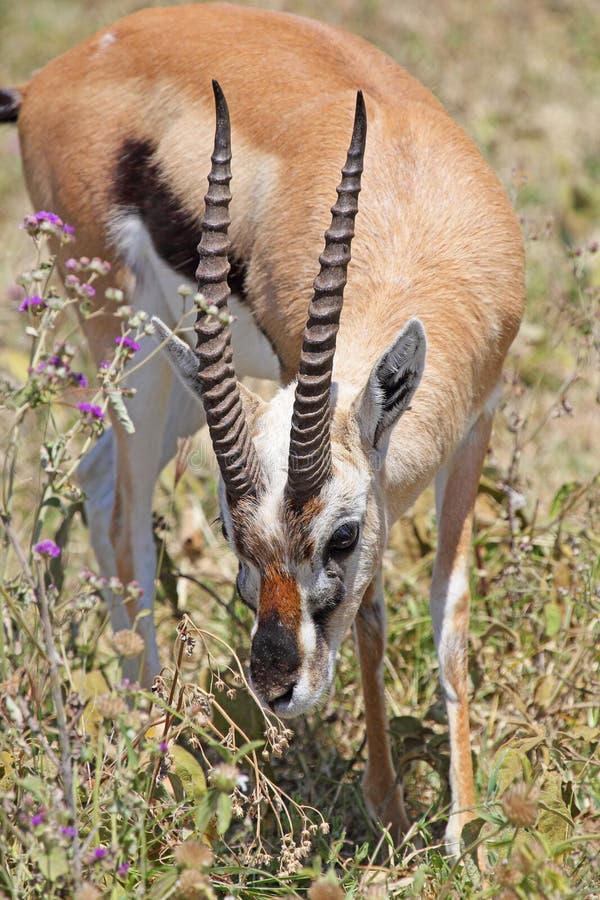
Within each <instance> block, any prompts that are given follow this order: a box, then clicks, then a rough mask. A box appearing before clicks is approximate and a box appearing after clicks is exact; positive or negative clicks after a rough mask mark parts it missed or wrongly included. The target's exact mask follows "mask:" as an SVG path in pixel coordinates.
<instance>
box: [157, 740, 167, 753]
mask: <svg viewBox="0 0 600 900" xmlns="http://www.w3.org/2000/svg"><path fill="white" fill-rule="evenodd" d="M158 749H159V750H160V752H161V753H167V752H168V750H169V745H168V744H167V742H166V741H161V742H160V744H159V745H158Z"/></svg>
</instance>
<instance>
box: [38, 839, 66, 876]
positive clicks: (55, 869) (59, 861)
mask: <svg viewBox="0 0 600 900" xmlns="http://www.w3.org/2000/svg"><path fill="white" fill-rule="evenodd" d="M32 857H33V859H34V860H35V861H36V862H37V864H38V866H39V867H40V872H41V873H42V875H43V876H44V878H47V879H48V881H56V879H57V878H60V877H61V875H66V874H67V873H68V872H69V871H70V866H69V861H68V859H67V853H66V851H65V850H64V849H63V848H62V847H51V848H50V850H48V851H46V850H43V849H41V848H40V849H39V850H36V851H35V852H34V853H33V854H32Z"/></svg>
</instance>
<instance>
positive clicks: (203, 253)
mask: <svg viewBox="0 0 600 900" xmlns="http://www.w3.org/2000/svg"><path fill="white" fill-rule="evenodd" d="M213 91H214V95H215V105H216V117H217V124H216V130H215V145H214V150H213V154H212V157H211V159H212V167H211V171H210V175H209V176H208V193H207V194H206V197H205V198H204V202H205V211H204V216H203V218H202V222H201V228H202V236H201V238H200V243H199V244H198V255H199V257H200V262H199V263H198V268H197V270H196V277H197V279H198V290H199V291H200V292H201V293H202V294H203V295H204V297H205V299H206V302H207V304H208V305H209V306H216V307H217V310H218V313H221V312H225V311H226V308H227V298H228V296H229V294H230V290H229V285H228V283H227V274H228V272H229V261H228V259H227V251H228V250H229V239H228V237H227V229H228V227H229V224H230V218H229V201H230V200H231V193H230V191H229V182H230V181H231V165H230V164H231V128H230V124H229V111H228V109H227V103H226V100H225V97H224V95H223V91H222V90H221V88H220V86H219V84H218V82H216V81H213ZM218 313H217V315H216V316H215V315H208V314H207V313H205V312H203V311H200V312H199V313H198V317H197V319H196V325H195V331H196V335H197V344H196V355H197V357H198V363H199V366H198V380H199V381H200V383H201V388H202V403H203V405H204V409H205V412H206V418H207V422H208V427H209V430H210V437H211V441H212V445H213V448H214V451H215V455H216V457H217V462H218V464H219V468H220V470H221V475H222V477H223V482H224V484H225V489H226V491H227V496H228V497H229V498H230V500H232V501H236V500H239V499H240V498H242V497H255V496H256V494H257V491H258V488H259V486H260V485H261V483H262V480H263V479H262V472H261V468H260V463H259V459H258V456H257V455H256V450H255V448H254V444H253V442H252V438H251V436H250V432H249V430H248V424H247V422H246V418H245V415H244V409H243V406H242V399H241V394H240V389H239V385H238V381H237V378H236V374H235V369H234V366H233V353H232V349H231V329H230V327H229V325H228V324H226V323H223V322H222V321H220V320H219V318H218Z"/></svg>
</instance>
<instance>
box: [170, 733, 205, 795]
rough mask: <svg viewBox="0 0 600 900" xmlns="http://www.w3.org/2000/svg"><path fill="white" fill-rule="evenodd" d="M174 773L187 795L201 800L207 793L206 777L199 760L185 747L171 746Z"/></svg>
mask: <svg viewBox="0 0 600 900" xmlns="http://www.w3.org/2000/svg"><path fill="white" fill-rule="evenodd" d="M171 755H172V757H173V774H174V775H176V776H177V778H178V779H179V781H180V783H181V786H182V789H183V790H184V792H185V795H186V797H188V798H190V799H192V800H196V801H197V800H201V799H202V797H204V796H205V794H206V777H205V775H204V771H203V769H202V766H201V765H200V763H199V762H198V760H197V759H196V758H195V757H194V756H192V754H191V753H189V752H188V751H187V750H185V749H184V748H183V747H180V746H179V745H178V744H175V746H174V747H172V748H171Z"/></svg>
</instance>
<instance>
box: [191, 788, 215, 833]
mask: <svg viewBox="0 0 600 900" xmlns="http://www.w3.org/2000/svg"><path fill="white" fill-rule="evenodd" d="M213 797H214V793H213V792H212V791H211V792H209V793H207V794H205V796H204V797H203V798H202V800H201V801H200V803H199V804H198V806H197V807H196V809H195V810H194V824H195V826H196V831H197V832H198V834H199V835H204V834H206V831H207V829H208V826H209V824H210V820H211V819H212V817H213V806H212V799H213Z"/></svg>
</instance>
